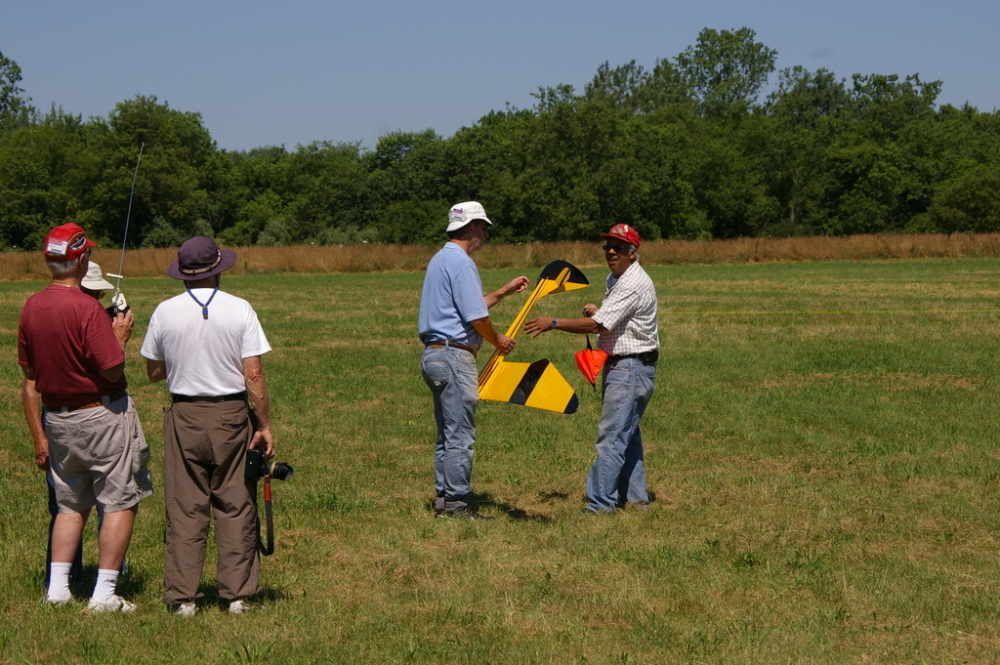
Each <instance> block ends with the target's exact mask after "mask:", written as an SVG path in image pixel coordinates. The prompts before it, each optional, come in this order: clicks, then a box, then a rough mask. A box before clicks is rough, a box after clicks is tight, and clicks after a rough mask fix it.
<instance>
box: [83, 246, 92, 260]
mask: <svg viewBox="0 0 1000 665" xmlns="http://www.w3.org/2000/svg"><path fill="white" fill-rule="evenodd" d="M93 253H94V248H93V247H88V248H87V251H85V252H84V253H83V258H85V259H89V258H90V255H91V254H93Z"/></svg>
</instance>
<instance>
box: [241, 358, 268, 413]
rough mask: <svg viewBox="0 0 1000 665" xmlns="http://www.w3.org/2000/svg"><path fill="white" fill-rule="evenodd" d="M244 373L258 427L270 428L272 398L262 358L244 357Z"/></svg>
mask: <svg viewBox="0 0 1000 665" xmlns="http://www.w3.org/2000/svg"><path fill="white" fill-rule="evenodd" d="M243 374H244V378H245V379H246V386H247V396H248V397H249V399H250V408H252V409H253V414H254V420H255V421H256V422H255V424H256V425H257V429H269V428H270V427H271V400H270V397H269V396H268V392H267V380H266V379H265V378H264V368H263V366H262V365H261V362H260V358H259V357H258V358H246V359H244V361H243Z"/></svg>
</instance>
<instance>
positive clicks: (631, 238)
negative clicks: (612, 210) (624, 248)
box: [601, 224, 642, 249]
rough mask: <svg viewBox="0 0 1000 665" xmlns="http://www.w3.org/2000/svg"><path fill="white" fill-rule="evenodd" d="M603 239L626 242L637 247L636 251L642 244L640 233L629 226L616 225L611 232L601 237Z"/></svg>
mask: <svg viewBox="0 0 1000 665" xmlns="http://www.w3.org/2000/svg"><path fill="white" fill-rule="evenodd" d="M601 237H602V238H614V239H615V240H624V241H625V242H627V243H628V244H630V245H635V248H636V249H639V243H640V242H642V238H640V237H639V232H638V231H636V230H635V229H634V228H632V227H631V226H629V225H628V224H615V225H614V226H612V227H611V230H610V231H608V232H607V233H605V234H604V235H602V236H601Z"/></svg>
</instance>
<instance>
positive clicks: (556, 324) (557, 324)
mask: <svg viewBox="0 0 1000 665" xmlns="http://www.w3.org/2000/svg"><path fill="white" fill-rule="evenodd" d="M558 327H559V319H557V318H555V317H553V318H552V324H551V325H550V326H549V328H558Z"/></svg>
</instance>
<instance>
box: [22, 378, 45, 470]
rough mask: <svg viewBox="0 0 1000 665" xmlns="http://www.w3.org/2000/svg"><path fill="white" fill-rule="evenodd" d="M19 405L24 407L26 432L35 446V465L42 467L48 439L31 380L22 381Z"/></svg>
mask: <svg viewBox="0 0 1000 665" xmlns="http://www.w3.org/2000/svg"><path fill="white" fill-rule="evenodd" d="M21 404H22V406H23V407H24V418H25V420H26V421H27V422H28V431H30V432H31V440H32V441H33V442H34V444H35V463H36V464H38V465H39V466H42V465H44V464H45V463H46V462H47V461H48V457H49V439H48V437H46V436H45V426H44V425H43V424H42V404H41V397H40V396H39V394H38V390H37V389H36V388H35V381H34V380H33V379H28V378H25V379H24V385H23V386H22V387H21Z"/></svg>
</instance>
